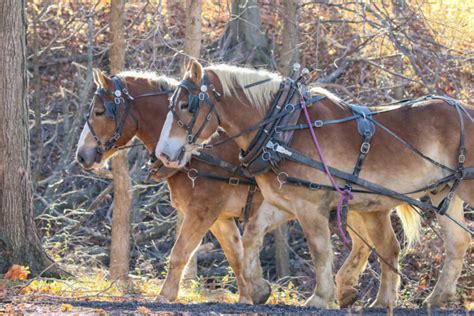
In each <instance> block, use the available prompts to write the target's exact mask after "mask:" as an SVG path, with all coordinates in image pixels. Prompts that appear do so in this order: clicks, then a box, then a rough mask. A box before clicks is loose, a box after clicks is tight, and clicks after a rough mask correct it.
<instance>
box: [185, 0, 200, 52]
mask: <svg viewBox="0 0 474 316" xmlns="http://www.w3.org/2000/svg"><path fill="white" fill-rule="evenodd" d="M185 10H186V34H185V39H184V52H185V54H186V55H188V56H191V57H194V58H199V56H200V54H201V12H202V0H186V8H185Z"/></svg>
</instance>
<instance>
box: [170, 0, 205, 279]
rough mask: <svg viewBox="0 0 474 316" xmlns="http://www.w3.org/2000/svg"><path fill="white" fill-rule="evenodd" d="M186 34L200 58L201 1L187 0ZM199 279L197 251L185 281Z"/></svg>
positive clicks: (187, 46)
mask: <svg viewBox="0 0 474 316" xmlns="http://www.w3.org/2000/svg"><path fill="white" fill-rule="evenodd" d="M185 5H186V6H185V13H186V18H185V21H186V34H185V36H184V53H185V54H186V55H188V56H190V57H194V58H199V56H200V55H201V35H202V34H201V13H202V1H201V0H186V1H185ZM186 64H187V62H184V63H183V72H184V71H186V68H185V67H186ZM182 216H183V215H182V214H181V213H179V212H178V214H177V221H176V233H178V232H180V231H181V229H180V228H181V224H182V222H183V218H182ZM196 278H197V251H196V252H195V253H194V254H193V256H192V257H191V258H190V259H189V262H188V264H187V265H186V269H185V270H184V274H183V281H184V282H185V283H188V282H187V281H190V280H195V279H196Z"/></svg>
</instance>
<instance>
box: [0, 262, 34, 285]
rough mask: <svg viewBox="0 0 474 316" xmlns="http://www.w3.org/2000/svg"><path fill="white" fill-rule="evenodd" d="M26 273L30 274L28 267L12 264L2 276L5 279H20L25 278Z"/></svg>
mask: <svg viewBox="0 0 474 316" xmlns="http://www.w3.org/2000/svg"><path fill="white" fill-rule="evenodd" d="M28 274H30V268H29V267H26V266H20V265H18V264H14V265H12V267H11V268H10V270H8V272H7V273H5V275H4V276H3V277H4V278H5V279H7V280H12V281H21V280H26V278H27V277H28Z"/></svg>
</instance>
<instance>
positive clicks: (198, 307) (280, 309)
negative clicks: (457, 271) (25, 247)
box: [0, 301, 474, 316]
mask: <svg viewBox="0 0 474 316" xmlns="http://www.w3.org/2000/svg"><path fill="white" fill-rule="evenodd" d="M3 313H7V314H15V315H22V314H23V315H31V314H55V315H58V314H65V313H67V314H74V315H137V314H142V315H152V314H168V315H224V314H225V315H229V314H239V315H242V314H259V315H267V314H268V315H293V314H302V315H390V314H391V313H390V311H388V310H385V309H320V308H307V307H302V306H294V305H245V304H222V303H204V304H162V303H143V302H136V301H129V302H104V301H36V302H34V303H32V304H29V303H21V304H0V315H1V314H3ZM393 315H439V316H442V315H450V316H451V315H474V313H473V312H472V311H471V312H469V311H467V310H464V309H433V310H430V309H421V308H420V309H406V308H397V309H394V310H393Z"/></svg>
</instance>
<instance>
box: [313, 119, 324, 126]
mask: <svg viewBox="0 0 474 316" xmlns="http://www.w3.org/2000/svg"><path fill="white" fill-rule="evenodd" d="M323 125H324V122H323V121H322V120H316V121H314V127H323Z"/></svg>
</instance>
